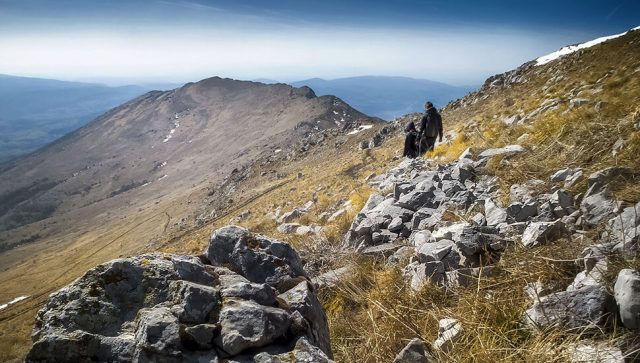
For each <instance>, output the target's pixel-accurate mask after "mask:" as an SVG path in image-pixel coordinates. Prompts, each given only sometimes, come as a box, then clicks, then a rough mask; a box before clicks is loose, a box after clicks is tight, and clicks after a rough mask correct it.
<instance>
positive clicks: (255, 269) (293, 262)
mask: <svg viewBox="0 0 640 363" xmlns="http://www.w3.org/2000/svg"><path fill="white" fill-rule="evenodd" d="M205 254H206V256H207V258H208V259H209V261H211V263H212V264H215V265H220V266H221V265H224V266H228V267H229V268H230V269H231V270H233V271H236V272H239V273H240V274H241V275H243V276H244V277H246V278H247V279H248V280H249V281H251V282H257V283H268V284H269V285H271V286H273V287H275V288H276V290H280V291H284V290H281V289H284V288H285V287H286V284H287V281H289V280H291V279H292V278H295V277H298V276H304V271H303V269H302V261H301V260H300V256H298V253H297V252H296V251H294V250H293V248H291V246H290V245H289V244H288V243H285V242H280V241H275V240H269V239H268V238H266V237H265V236H262V235H259V234H253V233H251V232H249V231H248V230H246V229H244V228H242V227H237V226H228V227H223V228H220V229H218V230H217V231H215V232H214V233H213V234H212V235H211V240H210V241H209V247H208V248H207V251H206V253H205Z"/></svg>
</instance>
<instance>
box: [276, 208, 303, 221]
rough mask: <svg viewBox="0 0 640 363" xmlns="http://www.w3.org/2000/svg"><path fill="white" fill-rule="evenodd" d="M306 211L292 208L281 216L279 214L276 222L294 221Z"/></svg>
mask: <svg viewBox="0 0 640 363" xmlns="http://www.w3.org/2000/svg"><path fill="white" fill-rule="evenodd" d="M305 214H306V212H305V211H304V210H301V209H297V208H296V209H294V210H292V211H291V212H287V213H285V214H283V215H282V216H280V217H279V218H278V219H277V222H278V223H290V222H292V221H294V220H295V219H297V218H300V217H302V216H303V215H305Z"/></svg>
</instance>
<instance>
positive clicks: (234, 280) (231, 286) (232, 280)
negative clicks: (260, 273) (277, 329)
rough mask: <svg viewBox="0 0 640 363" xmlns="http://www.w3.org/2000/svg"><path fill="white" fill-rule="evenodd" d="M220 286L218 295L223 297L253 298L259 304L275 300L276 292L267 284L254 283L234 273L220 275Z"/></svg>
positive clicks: (273, 302) (266, 303)
mask: <svg viewBox="0 0 640 363" xmlns="http://www.w3.org/2000/svg"><path fill="white" fill-rule="evenodd" d="M220 284H221V286H222V288H221V290H220V295H221V296H222V297H223V298H241V299H244V300H253V301H255V302H257V303H258V304H261V305H267V306H270V305H273V304H275V302H276V292H275V291H274V290H273V288H272V287H271V286H269V285H267V284H256V283H253V282H250V281H249V280H247V279H245V278H244V277H242V276H240V275H236V274H230V275H221V276H220Z"/></svg>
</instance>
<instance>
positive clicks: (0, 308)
mask: <svg viewBox="0 0 640 363" xmlns="http://www.w3.org/2000/svg"><path fill="white" fill-rule="evenodd" d="M28 297H29V296H18V297H17V298H15V299H13V300H11V301H9V302H8V303H6V304H2V305H0V310H2V309H5V308H7V307H8V306H9V305H11V304H15V303H17V302H18V301H22V300H24V299H26V298H28Z"/></svg>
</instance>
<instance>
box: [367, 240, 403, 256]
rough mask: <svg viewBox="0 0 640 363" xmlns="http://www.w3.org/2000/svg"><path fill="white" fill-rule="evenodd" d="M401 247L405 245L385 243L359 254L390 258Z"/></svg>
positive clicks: (368, 248)
mask: <svg viewBox="0 0 640 363" xmlns="http://www.w3.org/2000/svg"><path fill="white" fill-rule="evenodd" d="M401 247H403V245H401V244H397V243H383V244H380V245H376V246H371V247H366V248H364V249H362V250H361V251H359V252H360V254H362V255H365V256H374V257H389V256H391V255H392V254H394V253H395V252H396V251H397V250H398V249H400V248H401Z"/></svg>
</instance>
